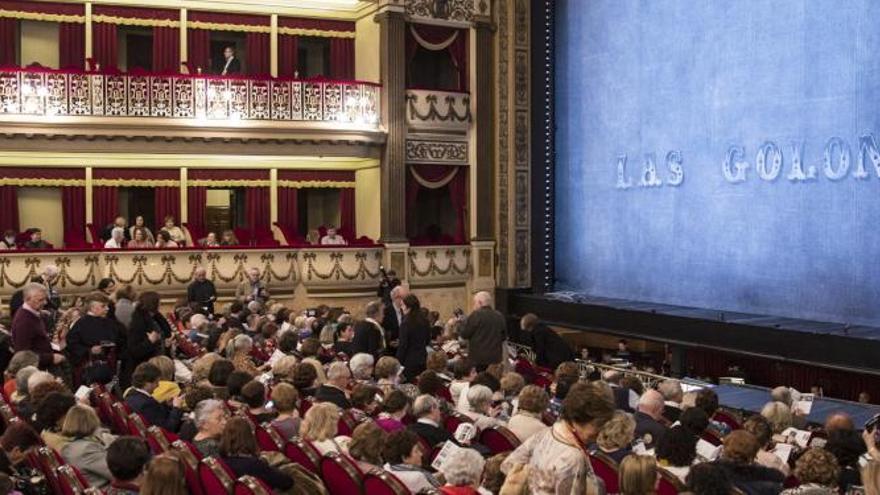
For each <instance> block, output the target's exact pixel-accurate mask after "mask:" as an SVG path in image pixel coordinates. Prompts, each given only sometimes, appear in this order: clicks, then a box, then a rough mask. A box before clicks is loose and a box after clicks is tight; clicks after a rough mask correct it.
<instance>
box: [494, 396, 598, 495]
mask: <svg viewBox="0 0 880 495" xmlns="http://www.w3.org/2000/svg"><path fill="white" fill-rule="evenodd" d="M613 415H614V396H613V395H612V393H611V391H610V390H609V389H608V387H607V386H606V385H604V384H601V383H598V382H594V383H577V384H575V385H574V386H572V387H571V389H570V390H569V392H568V394H567V395H566V397H565V400H564V401H563V403H562V409H561V412H560V418H559V421H557V422H556V423H555V424H554V425H553V427H552V428H550V429H548V430H546V431H542V432H539V433H536V434H534V435H532V436H531V437H530V438H529V439H528V440H526V441H525V442H523V444H522V445H520V446H519V447H517V448H516V450H514V451H513V452H512V453H511V454H510V455H509V456H508V457H507V459H505V461H504V462H503V463H502V465H501V468H502V471H504V473H505V474H508V475H510V474H511V471H512V470H513V468H514V467H515V466H518V465H525V466H527V468H526V471H527V472H528V479H527V481H526V485H527V490H528V491H529V493H598V490H599V489H600V487H601V482H600V481H599V480H598V479H597V478H596V476H595V474H594V473H593V470H592V469H591V468H590V464H589V461H588V460H587V457H586V455H585V452H584V447H583V446H584V445H586V444H589V443H591V442H593V441H595V439H596V437H597V436H598V434H599V431H600V430H601V429H602V425H604V424H605V423H606V422H607V421H608V420H610V419H611V417H612V416H613Z"/></svg>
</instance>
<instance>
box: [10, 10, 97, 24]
mask: <svg viewBox="0 0 880 495" xmlns="http://www.w3.org/2000/svg"><path fill="white" fill-rule="evenodd" d="M0 17H6V18H12V19H23V20H27V21H46V22H75V23H77V24H83V23H85V22H86V16H84V15H66V14H45V13H42V12H24V11H21V10H2V9H0Z"/></svg>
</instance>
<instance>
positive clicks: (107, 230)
mask: <svg viewBox="0 0 880 495" xmlns="http://www.w3.org/2000/svg"><path fill="white" fill-rule="evenodd" d="M116 228H119V229H122V231H123V232H124V233H125V239H126V240H129V239H130V238H131V234H130V233H129V232H128V220H126V219H125V217H123V216H122V215H120V216H117V217H116V218H114V219H113V223H109V224H107V225H106V226H104V228H103V229H102V230H101V240H102V241H106V240H107V239H110V238H111V237H112V232H113V229H116Z"/></svg>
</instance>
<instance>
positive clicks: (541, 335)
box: [519, 313, 575, 369]
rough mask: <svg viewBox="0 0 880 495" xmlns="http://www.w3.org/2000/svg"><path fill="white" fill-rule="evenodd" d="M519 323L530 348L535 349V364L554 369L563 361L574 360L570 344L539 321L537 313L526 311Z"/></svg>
mask: <svg viewBox="0 0 880 495" xmlns="http://www.w3.org/2000/svg"><path fill="white" fill-rule="evenodd" d="M519 324H520V328H521V329H522V330H523V331H524V332H527V333H528V335H529V340H530V341H531V344H532V349H533V350H534V351H535V363H536V364H538V365H539V366H543V367H545V368H550V369H555V368H556V367H557V366H559V365H560V364H561V363H564V362H565V361H574V359H575V353H574V349H572V348H571V345H570V344H569V343H568V342H566V340H565V339H563V338H562V337H560V336H559V334H558V333H556V332H555V331H554V330H553V329H551V328H550V327H548V326H547V325H546V324H544V323H543V322H541V321H540V320H539V319H538V316H537V315H535V314H534V313H528V314H526V315H525V316H523V317H522V318H521V319H520V323H519Z"/></svg>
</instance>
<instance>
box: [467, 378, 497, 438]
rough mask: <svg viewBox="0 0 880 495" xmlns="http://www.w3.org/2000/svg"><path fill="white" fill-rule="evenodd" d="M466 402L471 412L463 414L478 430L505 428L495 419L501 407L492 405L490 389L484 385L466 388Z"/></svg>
mask: <svg viewBox="0 0 880 495" xmlns="http://www.w3.org/2000/svg"><path fill="white" fill-rule="evenodd" d="M467 400H468V402H469V403H470V409H471V410H470V411H468V412H466V413H465V414H466V415H467V416H468V417H469V418H471V419H472V420H474V426H476V427H477V429H478V430H480V431H482V430H485V429H488V428H494V427H496V426H505V424H506V423H505V422H504V421H502V420H500V419H498V418H497V416H498V414H499V413H500V412H501V407H500V406H493V405H492V389H490V388H489V387H487V386H485V385H473V386H471V387H470V388H468V391H467Z"/></svg>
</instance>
